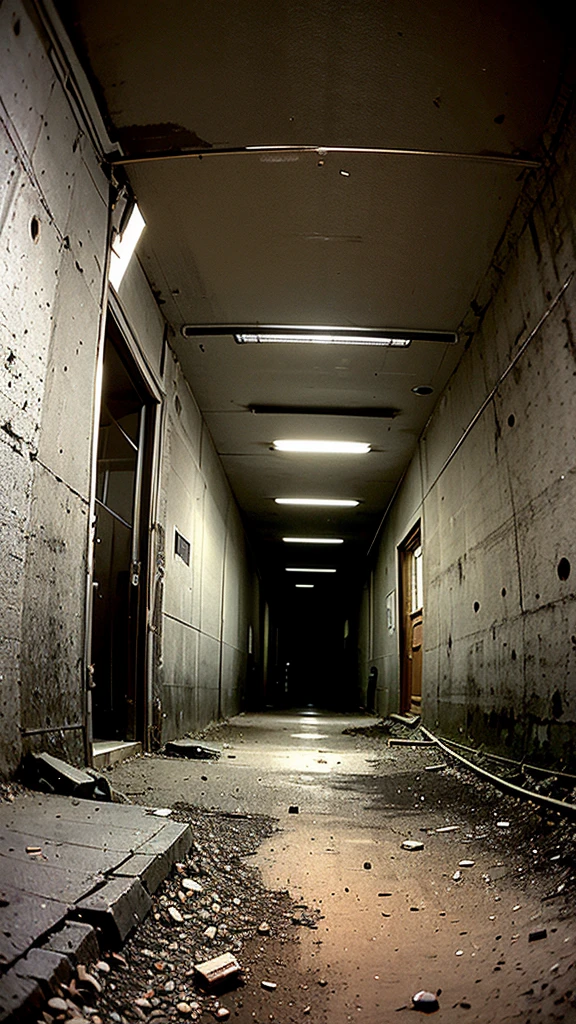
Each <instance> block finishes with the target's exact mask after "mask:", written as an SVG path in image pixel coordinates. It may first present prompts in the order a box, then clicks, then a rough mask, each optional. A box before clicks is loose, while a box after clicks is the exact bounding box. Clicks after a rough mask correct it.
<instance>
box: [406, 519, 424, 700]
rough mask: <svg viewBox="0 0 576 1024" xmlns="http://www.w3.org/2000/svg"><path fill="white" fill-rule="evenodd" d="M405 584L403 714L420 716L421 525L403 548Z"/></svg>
mask: <svg viewBox="0 0 576 1024" xmlns="http://www.w3.org/2000/svg"><path fill="white" fill-rule="evenodd" d="M400 581H401V609H402V629H401V645H402V650H401V676H402V678H401V686H400V711H401V712H402V713H406V712H410V713H412V714H420V712H421V709H422V641H423V630H424V623H423V604H424V597H423V586H422V540H421V533H420V523H418V524H417V526H416V527H415V528H414V530H412V532H411V533H410V534H409V535H408V537H407V538H406V540H405V541H404V543H403V544H402V545H401V547H400Z"/></svg>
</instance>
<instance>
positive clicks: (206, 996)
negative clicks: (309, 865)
mask: <svg viewBox="0 0 576 1024" xmlns="http://www.w3.org/2000/svg"><path fill="white" fill-rule="evenodd" d="M173 817H174V818H178V819H179V820H181V821H188V822H190V823H191V825H192V828H193V832H194V836H195V839H194V842H193V845H192V848H191V850H190V853H189V854H188V856H187V857H186V859H185V861H183V862H182V863H179V864H177V865H176V867H175V869H174V871H173V872H172V875H171V877H169V878H168V879H167V880H166V882H165V883H164V884H163V885H162V886H161V888H160V889H159V890H158V892H157V893H156V895H155V896H154V897H153V905H152V912H151V913H150V915H149V916H148V918H147V919H146V921H145V922H144V923H143V924H142V925H141V926H140V928H139V929H138V931H137V932H136V934H135V935H134V936H133V937H132V938H131V939H130V940H129V941H128V942H127V944H126V945H125V946H124V948H123V951H122V953H118V952H108V953H104V954H103V957H102V960H101V961H100V962H99V963H98V964H96V965H92V966H90V965H88V967H86V968H84V967H82V968H80V967H79V968H78V970H79V972H80V971H81V972H82V974H83V980H79V979H78V978H77V979H75V980H73V981H72V982H71V983H70V986H62V987H61V991H60V993H59V995H58V997H57V998H56V1000H52V1001H51V1004H52V1005H50V1004H49V1005H48V1006H47V1007H46V1010H45V1012H44V1014H43V1021H44V1024H52V1022H55V1021H66V1024H68V1022H69V1021H74V1024H84V1021H86V1022H89V1024H132V1022H133V1021H143V1020H149V1021H150V1022H154V1024H164V1022H166V1024H170V1022H173V1021H174V1020H181V1021H196V1020H198V1019H199V1018H200V1016H201V1015H202V1014H203V1013H204V1014H206V1013H210V1014H211V1015H212V1016H213V1017H214V1019H216V1020H226V1019H228V1017H229V1016H230V1010H229V1008H228V1007H227V1006H226V997H225V993H226V991H227V990H229V989H230V988H237V987H238V986H239V985H243V984H246V983H247V982H248V981H250V980H251V979H252V978H253V976H254V975H255V974H259V971H258V964H259V961H261V960H262V959H264V958H265V956H266V946H265V944H266V943H267V942H268V940H269V939H270V938H274V939H275V940H277V941H278V942H279V943H280V944H283V943H284V942H286V940H287V937H288V936H287V929H288V928H289V927H290V925H291V924H292V923H293V922H292V919H293V915H294V906H293V904H292V903H291V901H290V899H289V898H288V895H287V893H285V892H277V891H274V892H270V891H269V890H266V889H265V888H264V886H263V885H262V883H261V881H260V878H259V875H258V873H257V871H256V870H255V869H254V868H252V867H251V866H250V865H247V864H246V863H244V861H243V858H244V857H246V856H247V855H249V854H251V853H253V852H254V851H255V849H256V847H257V846H258V844H259V843H260V842H261V841H262V840H263V839H264V838H265V837H267V836H269V835H270V834H272V833H273V832H274V831H275V828H276V826H275V823H274V822H273V821H271V820H270V819H268V818H264V817H256V816H249V815H244V816H241V817H240V816H239V817H237V818H236V817H233V816H230V815H225V814H214V813H206V812H203V811H200V810H196V809H194V808H187V807H183V806H182V805H179V806H178V807H177V809H175V811H174V813H173ZM247 946H249V947H250V948H249V949H247ZM86 978H88V980H86ZM266 978H267V979H268V975H266ZM90 979H92V980H90ZM255 980H258V979H255ZM268 983H269V984H270V983H271V981H270V980H269V979H268ZM258 984H260V981H259V980H258ZM204 1019H205V1018H204Z"/></svg>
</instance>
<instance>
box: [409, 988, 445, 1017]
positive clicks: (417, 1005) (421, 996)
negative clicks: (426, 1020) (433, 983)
mask: <svg viewBox="0 0 576 1024" xmlns="http://www.w3.org/2000/svg"><path fill="white" fill-rule="evenodd" d="M412 1003H413V1005H414V1009H415V1010H422V1012H423V1013H435V1012H436V1010H438V1009H440V1007H439V1004H438V998H437V997H436V996H435V995H434V993H433V992H426V991H425V990H424V989H423V990H422V991H421V992H416V994H415V995H413V996H412Z"/></svg>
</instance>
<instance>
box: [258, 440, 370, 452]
mask: <svg viewBox="0 0 576 1024" xmlns="http://www.w3.org/2000/svg"><path fill="white" fill-rule="evenodd" d="M272 444H273V445H274V448H275V449H276V451H278V452H310V453H313V454H318V455H367V454H368V452H369V451H370V445H369V444H367V443H366V442H365V441H289V440H283V441H273V442H272Z"/></svg>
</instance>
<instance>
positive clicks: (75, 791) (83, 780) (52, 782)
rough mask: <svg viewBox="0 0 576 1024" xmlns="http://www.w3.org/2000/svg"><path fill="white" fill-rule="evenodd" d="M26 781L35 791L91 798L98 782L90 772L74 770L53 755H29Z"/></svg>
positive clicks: (26, 766)
mask: <svg viewBox="0 0 576 1024" xmlns="http://www.w3.org/2000/svg"><path fill="white" fill-rule="evenodd" d="M25 772H26V781H27V782H28V784H29V785H30V786H32V788H33V789H42V790H44V791H45V792H48V793H63V794H65V795H68V796H79V797H85V798H88V799H89V798H90V797H91V796H92V794H93V793H94V789H95V788H96V780H95V779H93V778H92V777H91V776H90V775H89V774H88V772H84V771H82V770H81V769H80V768H74V767H73V766H72V765H71V764H67V762H66V761H62V760H60V758H59V757H54V756H53V755H52V754H46V753H42V754H29V755H28V757H27V759H26V765H25Z"/></svg>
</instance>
